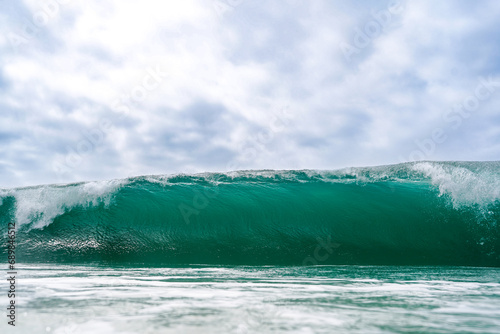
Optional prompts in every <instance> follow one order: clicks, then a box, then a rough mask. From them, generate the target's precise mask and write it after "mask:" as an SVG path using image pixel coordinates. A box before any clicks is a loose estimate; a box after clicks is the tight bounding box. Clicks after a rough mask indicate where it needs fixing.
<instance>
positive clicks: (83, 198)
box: [6, 180, 126, 228]
mask: <svg viewBox="0 0 500 334" xmlns="http://www.w3.org/2000/svg"><path fill="white" fill-rule="evenodd" d="M125 183H126V180H111V181H96V182H86V183H81V184H70V185H46V186H38V187H30V188H18V189H12V190H8V191H7V194H6V195H7V196H13V197H15V199H16V209H15V218H16V222H17V223H18V225H19V226H22V225H25V224H30V223H32V225H31V227H32V228H43V227H45V226H47V225H49V224H50V223H52V222H53V220H54V218H56V217H57V216H60V215H62V214H63V213H64V212H65V211H66V210H68V209H70V208H73V207H77V206H83V207H90V206H96V205H99V204H100V203H104V205H106V206H108V205H109V204H110V202H111V199H112V196H113V193H114V192H115V191H116V190H117V189H119V188H120V187H121V186H123V184H125Z"/></svg>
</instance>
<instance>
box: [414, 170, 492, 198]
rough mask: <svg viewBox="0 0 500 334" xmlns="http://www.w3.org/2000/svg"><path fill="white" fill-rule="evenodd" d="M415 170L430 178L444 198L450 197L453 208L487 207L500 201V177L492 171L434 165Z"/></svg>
mask: <svg viewBox="0 0 500 334" xmlns="http://www.w3.org/2000/svg"><path fill="white" fill-rule="evenodd" d="M412 169H413V170H414V171H416V172H421V173H423V174H424V175H425V176H427V177H428V178H430V179H431V182H432V184H434V185H435V186H437V187H438V188H439V192H440V195H441V196H442V195H445V194H447V195H449V196H450V197H451V199H452V202H453V206H454V207H461V206H473V205H479V206H480V207H487V206H488V205H490V204H493V203H495V202H496V201H498V200H500V176H499V175H498V174H497V173H495V172H494V171H492V170H489V169H486V168H483V169H479V170H474V169H473V168H466V167H465V166H460V165H457V164H452V163H448V164H446V163H433V162H420V163H416V164H414V165H413V166H412Z"/></svg>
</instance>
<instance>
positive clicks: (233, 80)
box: [0, 0, 500, 187]
mask: <svg viewBox="0 0 500 334" xmlns="http://www.w3.org/2000/svg"><path fill="white" fill-rule="evenodd" d="M0 6H1V8H2V9H1V11H0V187H14V186H25V185H34V184H41V183H59V182H73V181H83V180H98V179H111V178H122V177H128V176H135V175H144V174H170V173H194V172H204V171H228V170H235V169H305V168H307V169H334V168H340V167H348V166H365V165H379V164H390V163H399V162H403V161H411V160H424V159H425V160H499V159H500V113H499V107H500V61H499V56H500V43H499V41H500V20H498V18H499V17H500V2H498V1H495V0H491V1H479V2H473V1H439V2H436V1H430V0H429V1H412V2H405V1H401V2H399V3H393V2H387V1H361V0H359V1H319V0H318V1H257V0H246V1H245V0H221V1H195V0H192V1H153V0H150V1H147V0H146V1H118V0H107V1H71V0H64V1H63V0H59V1H56V0H48V1H43V2H41V1H35V0H26V1H5V0H4V1H0Z"/></svg>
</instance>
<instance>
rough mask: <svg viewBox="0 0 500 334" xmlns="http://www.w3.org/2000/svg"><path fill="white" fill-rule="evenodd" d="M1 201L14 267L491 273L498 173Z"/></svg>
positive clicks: (70, 188) (74, 190) (310, 175)
mask: <svg viewBox="0 0 500 334" xmlns="http://www.w3.org/2000/svg"><path fill="white" fill-rule="evenodd" d="M0 196H1V197H0V198H1V200H0V204H1V206H0V222H1V224H2V226H3V227H4V231H5V232H4V233H2V237H1V238H2V242H3V244H4V245H6V243H7V232H6V231H7V224H8V223H9V222H15V223H16V228H17V238H16V245H17V247H16V252H17V259H18V261H22V262H61V263H62V262H73V263H89V262H100V263H120V264H132V265H138V264H158V265H185V264H235V265H238V264H259V265H265V264H279V265H315V264H408V265H415V264H422V265H434V264H435V265H443V264H449V265H475V266H499V265H500V227H499V224H498V222H499V221H500V203H499V199H500V163H498V162H467V163H465V162H464V163H456V162H455V163H450V162H419V163H407V164H400V165H391V166H380V167H372V168H349V169H343V170H337V171H249V172H232V173H207V174H198V175H176V176H150V177H138V178H132V179H127V180H114V181H106V182H88V183H79V184H70V185H49V186H38V187H30V188H18V189H3V190H0ZM2 252H3V253H4V255H2V256H6V247H4V248H3V249H2Z"/></svg>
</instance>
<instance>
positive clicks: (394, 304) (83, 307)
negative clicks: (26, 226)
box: [0, 264, 500, 334]
mask: <svg viewBox="0 0 500 334" xmlns="http://www.w3.org/2000/svg"><path fill="white" fill-rule="evenodd" d="M17 284H18V286H17V289H18V291H19V294H18V295H17V303H18V304H19V305H18V308H17V313H18V319H17V321H16V322H17V326H16V327H15V328H12V327H11V326H8V325H7V320H6V318H5V317H3V318H4V319H3V320H2V324H1V325H0V331H1V332H2V333H19V334H20V333H27V334H33V333H54V334H70V333H71V334H77V333H92V334H100V333H103V334H110V333H125V334H128V333H284V332H286V333H409V332H411V333H499V332H500V307H499V305H500V268H471V267H439V266H436V267H398V266H313V267H277V266H264V267H263V266H253V267H249V266H236V267H228V266H215V267H214V266H211V267H203V266H198V267H183V268H137V267H136V268H130V267H114V268H110V267H102V266H73V265H62V264H57V265H39V264H38V265H20V266H19V268H18V282H17ZM0 288H1V290H2V291H6V282H5V280H2V282H1V284H0ZM4 300H7V298H4Z"/></svg>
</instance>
